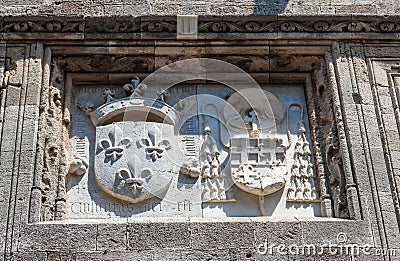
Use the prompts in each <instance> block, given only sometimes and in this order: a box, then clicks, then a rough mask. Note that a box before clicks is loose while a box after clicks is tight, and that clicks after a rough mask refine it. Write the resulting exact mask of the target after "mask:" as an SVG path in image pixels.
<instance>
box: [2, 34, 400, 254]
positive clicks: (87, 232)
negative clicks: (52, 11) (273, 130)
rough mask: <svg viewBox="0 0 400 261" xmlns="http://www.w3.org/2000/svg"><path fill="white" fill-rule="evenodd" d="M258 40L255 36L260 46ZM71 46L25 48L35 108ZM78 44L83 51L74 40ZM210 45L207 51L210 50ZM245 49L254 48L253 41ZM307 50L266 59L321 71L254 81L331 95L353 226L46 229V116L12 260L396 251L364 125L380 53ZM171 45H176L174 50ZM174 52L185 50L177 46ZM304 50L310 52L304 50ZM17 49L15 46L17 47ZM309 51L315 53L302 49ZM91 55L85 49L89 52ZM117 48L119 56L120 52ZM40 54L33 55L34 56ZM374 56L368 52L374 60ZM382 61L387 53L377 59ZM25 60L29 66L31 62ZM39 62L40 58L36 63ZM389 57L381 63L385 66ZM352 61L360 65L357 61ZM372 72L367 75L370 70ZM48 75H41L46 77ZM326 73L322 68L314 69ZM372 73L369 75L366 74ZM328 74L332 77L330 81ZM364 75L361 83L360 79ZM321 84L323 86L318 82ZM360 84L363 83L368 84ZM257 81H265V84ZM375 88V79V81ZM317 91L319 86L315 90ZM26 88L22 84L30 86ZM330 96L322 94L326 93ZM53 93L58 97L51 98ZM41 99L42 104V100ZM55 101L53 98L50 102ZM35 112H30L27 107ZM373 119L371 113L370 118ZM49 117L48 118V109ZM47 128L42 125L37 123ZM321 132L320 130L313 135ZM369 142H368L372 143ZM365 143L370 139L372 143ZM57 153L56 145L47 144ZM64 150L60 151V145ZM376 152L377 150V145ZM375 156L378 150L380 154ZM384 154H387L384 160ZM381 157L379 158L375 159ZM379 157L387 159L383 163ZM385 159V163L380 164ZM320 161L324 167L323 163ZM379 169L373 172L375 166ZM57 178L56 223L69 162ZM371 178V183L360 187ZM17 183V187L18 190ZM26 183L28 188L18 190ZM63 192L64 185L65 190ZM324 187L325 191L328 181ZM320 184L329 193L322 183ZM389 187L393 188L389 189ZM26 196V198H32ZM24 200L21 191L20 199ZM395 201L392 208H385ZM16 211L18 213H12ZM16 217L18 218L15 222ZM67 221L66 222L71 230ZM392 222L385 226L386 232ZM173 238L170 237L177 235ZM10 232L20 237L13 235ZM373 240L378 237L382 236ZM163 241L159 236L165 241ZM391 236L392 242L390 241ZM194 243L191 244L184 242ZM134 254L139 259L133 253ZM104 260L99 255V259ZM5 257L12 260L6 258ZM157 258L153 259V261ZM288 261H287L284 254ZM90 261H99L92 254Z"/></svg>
mask: <svg viewBox="0 0 400 261" xmlns="http://www.w3.org/2000/svg"><path fill="white" fill-rule="evenodd" d="M257 37H258V36H255V37H254V38H257ZM69 44H70V43H69V42H65V43H59V42H57V41H53V42H51V41H48V42H45V43H44V46H43V45H42V44H41V43H34V44H25V46H26V48H27V49H29V50H30V51H31V52H32V54H33V55H36V56H34V57H36V60H39V61H41V62H42V63H43V64H42V66H41V68H39V67H38V68H37V71H34V70H30V71H29V70H28V72H29V73H30V74H29V75H30V77H35V76H36V77H38V78H40V79H41V84H38V83H37V82H36V85H39V86H40V92H41V95H42V98H41V101H42V102H38V103H37V104H34V103H35V102H36V101H35V100H32V104H34V106H37V107H38V108H39V110H40V112H41V113H43V112H44V111H46V110H47V109H48V106H49V105H46V104H44V103H43V101H45V100H48V90H49V88H50V85H49V83H50V82H51V79H52V77H53V79H54V77H55V76H54V73H52V65H51V64H52V63H53V58H54V55H55V54H59V55H62V56H66V57H68V56H71V55H72V54H73V53H74V51H75V49H74V46H68V45H69ZM78 44H81V43H79V42H78ZM93 44H94V45H96V46H97V47H87V49H86V51H87V52H89V53H90V52H93V53H96V52H99V50H101V49H102V48H103V50H107V52H109V51H110V50H113V48H112V47H113V43H109V42H107V41H96V42H94V43H93ZM125 44H126V45H138V44H139V43H137V42H130V43H125ZM157 44H161V45H168V43H165V42H162V41H161V42H160V43H157ZM170 44H171V45H172V46H173V47H176V45H175V44H173V43H170ZM207 44H209V43H207ZM236 44H238V43H235V42H224V43H223V46H225V47H226V46H227V45H228V46H229V45H236ZM247 44H249V42H248V43H247ZM309 44H310V42H309V41H307V40H304V41H302V40H292V41H290V40H281V41H280V40H276V41H271V42H268V49H269V51H268V52H269V53H271V50H272V51H273V50H274V48H276V49H275V50H276V53H279V52H280V50H281V49H282V48H283V49H285V48H286V49H285V50H284V52H287V53H291V54H294V55H302V54H309V55H316V56H322V57H324V62H325V64H323V66H322V68H325V69H323V71H322V74H321V71H318V69H316V70H312V71H308V72H285V71H284V70H283V71H280V72H279V71H273V70H270V71H269V72H268V74H266V75H267V77H265V76H266V75H254V78H256V79H257V80H260V79H262V78H264V81H266V82H269V83H274V82H279V81H281V80H282V79H286V80H285V81H286V82H292V83H301V84H304V86H305V88H306V90H307V91H306V96H307V99H310V97H315V96H314V95H313V93H312V90H317V89H318V86H319V85H320V84H321V86H322V85H323V84H324V83H325V84H326V90H330V91H331V94H330V96H331V97H332V105H333V106H332V108H333V113H334V115H335V120H336V126H335V127H337V131H338V136H339V143H340V147H341V150H342V155H343V166H344V170H345V178H346V191H347V200H348V203H349V216H350V219H351V220H346V219H339V218H331V217H329V216H330V214H329V208H328V209H327V210H326V211H325V212H323V213H324V214H325V215H326V216H328V217H324V218H314V219H304V220H303V219H298V218H293V219H288V220H285V221H278V220H276V219H274V218H268V217H261V218H226V219H222V220H218V221H216V220H214V219H200V218H190V219H173V220H171V219H157V220H152V219H150V218H149V219H146V220H141V219H137V220H134V222H126V221H125V220H124V221H115V222H114V223H90V222H87V223H81V224H76V223H69V222H68V220H64V221H47V222H40V214H38V213H37V210H38V209H40V208H41V205H42V198H41V190H42V187H41V185H40V184H39V183H38V182H39V181H38V179H40V178H41V177H42V174H43V173H42V172H41V171H40V167H41V165H40V163H39V161H38V160H37V159H40V158H41V157H44V154H45V153H46V152H45V151H46V149H49V148H50V147H49V148H48V147H46V145H45V142H44V140H45V139H44V137H43V136H42V135H43V134H44V132H43V130H44V129H43V126H41V124H45V123H44V121H45V119H46V117H47V116H46V115H45V114H43V115H42V117H41V116H40V115H34V116H33V117H34V118H35V119H38V121H39V123H38V126H39V127H38V130H39V133H38V138H37V144H36V145H35V146H36V150H35V151H36V167H35V172H34V173H31V172H30V173H27V174H26V176H20V177H17V178H16V179H18V180H19V179H23V180H26V181H27V183H28V184H30V181H28V180H32V184H30V185H29V189H26V187H28V186H26V184H24V183H23V182H22V180H21V181H20V183H19V185H18V186H19V187H16V190H15V191H17V189H19V190H24V189H26V190H27V191H28V190H29V192H30V194H31V195H30V202H27V201H26V200H25V201H21V203H19V202H16V203H14V204H15V206H17V208H18V206H21V211H26V213H25V212H23V213H22V212H21V213H20V214H21V215H22V214H24V213H25V214H28V213H29V220H28V219H24V218H20V219H18V220H15V217H12V218H13V220H15V222H16V223H18V222H19V223H18V225H17V226H13V227H12V228H11V227H10V228H9V229H8V232H7V233H8V236H7V238H6V241H7V242H6V251H7V253H8V255H11V253H12V252H14V251H15V252H19V251H21V252H23V251H25V252H30V251H33V250H34V251H37V252H38V253H40V252H49V251H56V252H61V253H64V254H65V255H74V256H78V257H84V256H85V255H86V253H85V252H87V251H93V255H94V256H96V255H97V256H102V257H104V258H105V257H107V256H108V257H112V255H113V254H112V252H113V251H116V252H123V251H126V250H130V252H129V253H128V254H127V258H139V257H142V254H141V253H140V250H141V249H156V248H159V247H163V248H180V249H183V250H182V251H189V250H190V251H204V244H203V242H204V238H207V241H209V242H215V245H214V247H211V248H210V249H208V250H206V251H212V249H213V248H222V249H225V251H226V252H227V253H226V254H227V255H230V253H228V252H229V251H230V250H232V249H240V250H241V253H240V255H241V256H242V257H244V254H243V253H246V252H254V246H257V245H258V244H260V243H264V240H265V239H267V238H268V240H269V242H270V243H276V244H279V243H283V242H284V243H285V244H287V245H289V244H298V245H301V244H318V245H323V244H327V243H328V242H333V243H336V241H335V240H336V236H337V235H338V234H339V233H346V236H347V241H346V243H347V244H359V245H365V244H371V245H372V246H374V247H377V248H379V247H385V246H386V247H387V246H388V245H390V246H392V247H393V246H397V247H399V246H398V245H399V244H398V242H397V243H396V240H395V238H396V235H395V232H391V231H386V232H382V231H385V229H387V227H386V226H387V224H392V225H396V224H397V219H396V216H394V215H392V214H394V212H393V213H391V211H393V208H391V207H390V204H392V202H390V199H392V197H391V196H390V197H384V199H385V200H386V201H387V203H388V205H387V206H386V209H383V212H382V213H383V214H382V215H381V214H380V213H381V212H380V211H381V208H382V206H381V205H380V203H378V202H377V201H379V200H380V199H382V198H383V196H382V195H380V192H379V191H380V190H379V189H378V186H380V184H379V183H378V182H377V181H376V177H377V176H376V175H377V173H381V172H377V170H375V169H373V168H372V167H370V166H369V165H373V164H375V167H376V168H378V167H377V166H380V167H382V168H383V169H385V170H386V166H385V165H386V164H385V161H384V159H383V160H382V161H379V160H378V159H372V155H373V154H374V152H375V151H374V149H375V148H378V149H379V147H380V146H382V144H381V141H380V140H379V139H377V140H372V139H373V138H372V137H373V134H375V133H376V135H377V137H380V136H379V132H374V131H373V130H372V129H371V128H369V127H368V126H367V125H368V122H369V121H371V122H376V121H377V120H376V118H374V117H376V111H375V107H374V101H375V102H376V101H377V100H376V97H375V100H374V98H373V97H374V96H373V95H371V93H372V91H371V90H372V89H371V84H370V79H369V78H368V75H367V76H365V72H367V71H368V72H369V73H371V71H372V69H371V68H372V67H371V65H370V60H369V62H368V64H367V62H366V61H368V60H367V58H368V59H370V58H371V57H378V56H379V55H378V54H376V53H375V55H374V54H373V52H372V51H371V52H370V53H368V52H367V53H366V54H365V53H364V51H365V50H364V48H366V49H367V51H368V50H369V49H368V48H370V50H372V49H374V47H376V46H377V44H375V45H374V44H371V45H369V46H367V47H365V46H364V45H363V44H361V43H354V44H351V43H347V42H340V43H336V42H333V41H329V40H326V41H313V42H311V44H312V46H311V47H310V46H309ZM174 45H175V46H174ZM177 45H178V46H179V45H180V44H177ZM191 45H196V44H192V43H189V42H188V43H185V46H191ZM250 45H254V46H262V45H265V42H264V41H262V42H257V41H256V40H255V41H253V42H250ZM306 45H307V46H306ZM395 45H396V46H397V47H396V48H397V49H396V50H400V49H399V48H400V47H399V46H398V43H395ZM15 46H17V45H15ZM148 46H150V48H155V46H156V44H155V41H154V42H151V43H148ZM293 46H297V48H293V49H292V47H293ZM12 47H13V45H12V44H10V45H9V48H12ZM306 47H309V48H306ZM85 48H86V47H83V49H85ZM114 50H115V49H114ZM35 52H36V53H35ZM371 53H372V54H371ZM398 53H399V52H397V53H396V54H395V53H393V54H392V55H393V56H395V55H397V56H396V57H398ZM186 55H187V56H188V57H190V56H192V55H193V52H188V53H187V54H186ZM381 56H382V55H381ZM25 59H28V60H29V58H27V57H26V58H25ZM31 59H32V60H33V61H30V62H32V64H33V62H34V60H35V59H34V58H31ZM382 59H383V58H382ZM354 60H357V61H356V62H355V61H354ZM367 65H369V66H370V67H368V66H367ZM42 68H43V71H42ZM315 68H321V67H315ZM368 68H369V70H368ZM325 73H326V74H325ZM90 74H91V75H90V77H88V79H89V80H90V78H91V80H92V81H95V80H96V77H92V76H93V75H95V74H96V73H94V72H91V73H90ZM61 75H63V79H64V81H57V80H55V81H56V82H58V84H59V87H60V89H61V90H63V89H64V91H63V92H62V93H61V97H62V98H61V100H62V102H66V103H65V104H64V105H63V106H64V107H62V109H63V110H61V112H62V117H60V118H58V121H57V122H58V123H59V126H60V128H61V133H62V134H63V135H64V136H63V137H64V138H65V137H67V134H68V127H67V123H68V117H69V114H68V106H67V105H66V104H67V101H68V97H70V93H69V91H70V88H68V87H69V86H72V83H71V82H69V81H72V80H73V78H71V77H70V76H68V75H66V74H65V72H63V73H61ZM363 75H364V76H363ZM109 76H110V75H107V76H106V77H105V78H101V77H103V76H100V78H97V79H106V81H110V79H111V78H112V77H109ZM320 77H322V80H321V78H320ZM363 77H364V78H363ZM30 81H31V82H30V83H31V86H34V83H35V82H32V79H30ZM260 81H261V80H260ZM372 82H373V81H372ZM318 83H319V84H318ZM25 84H26V83H25ZM31 86H30V87H29V88H33V87H31ZM321 88H325V87H321ZM53 95H54V94H53ZM359 97H362V98H363V100H364V103H365V102H367V101H372V103H369V104H366V105H363V104H362V103H360V100H359V99H358V98H359ZM38 101H39V100H38ZM53 102H54V100H53ZM316 102H317V101H315V100H314V101H313V102H311V103H310V102H309V103H308V106H309V107H308V110H309V115H310V123H311V125H312V127H311V129H314V128H316V126H317V124H316V120H317V119H316V118H314V117H315V116H314V112H315V111H316V105H315V104H316ZM28 105H29V104H28ZM371 112H372V113H371ZM46 113H49V112H48V111H47V112H46ZM28 122H29V121H26V122H24V125H23V126H24V127H25V126H27V125H26V124H28ZM41 122H42V123H41ZM315 131H318V130H315ZM312 135H313V139H314V140H316V139H317V138H316V137H317V136H318V133H314V134H312ZM368 135H370V136H368ZM368 137H369V138H368ZM50 145H51V144H50ZM61 145H62V144H61ZM318 146H320V144H314V152H315V153H316V156H317V157H318V148H317V147H318ZM374 146H375V147H374ZM60 148H61V150H60V154H58V155H60V156H61V158H64V157H65V158H66V155H65V153H66V152H67V150H68V148H67V147H63V146H60ZM378 149H377V150H376V151H377V152H380V151H379V150H378ZM379 155H384V153H382V154H379ZM377 157H378V156H377ZM382 157H383V156H382ZM34 158H35V156H32V155H31V156H30V157H29V158H27V159H26V160H29V159H32V161H35V159H34ZM379 159H380V158H379ZM317 161H318V160H317ZM372 163H373V164H372ZM321 164H322V166H321V168H319V172H320V184H321V183H324V181H323V179H322V177H324V174H323V170H324V171H325V169H326V168H325V167H324V166H323V164H325V162H323V160H322V161H321ZM367 165H368V168H367V169H363V167H364V166H367ZM58 167H59V172H58V173H59V175H58V176H57V179H56V180H55V181H56V183H57V184H58V186H57V187H56V188H57V189H56V193H55V194H54V195H56V196H55V197H54V199H55V205H54V207H55V209H56V210H57V211H58V210H59V212H57V211H56V212H57V213H59V215H55V217H56V219H63V215H64V214H65V213H64V211H63V204H64V203H65V201H63V195H65V191H64V188H63V187H62V184H63V182H64V179H65V175H66V174H67V169H66V168H67V166H66V162H65V161H64V162H63V163H62V164H60V165H59V166H58ZM379 178H380V179H381V180H382V183H383V186H385V185H390V184H392V186H393V184H395V183H393V179H391V180H390V182H389V178H388V176H387V172H386V171H383V174H382V175H381V176H379ZM364 180H368V182H369V183H368V182H366V181H364ZM16 184H18V182H16ZM21 184H23V185H21ZM64 184H65V182H64ZM325 184H326V183H325ZM325 184H324V185H325ZM388 187H390V186H388ZM320 188H321V192H322V193H321V197H322V199H323V205H325V206H326V205H329V204H330V203H329V200H330V198H329V196H328V195H324V191H323V189H324V186H320ZM385 192H386V193H390V195H391V192H390V190H389V191H388V190H385ZM26 193H27V192H26ZM21 195H22V193H21ZM369 195H373V197H376V198H373V199H372V200H371V201H368V199H369V198H368V196H369ZM389 203H390V204H389ZM14 208H15V207H14ZM369 208H375V209H376V212H373V215H372V216H371V211H370V210H369ZM396 211H397V212H396V213H398V211H399V210H398V207H397V208H396ZM16 213H17V212H15V213H14V214H12V215H16ZM26 216H28V215H26ZM149 222H150V223H151V224H154V225H156V229H153V228H151V227H149V226H148V223H149ZM66 223H67V224H66ZM385 223H386V225H385ZM171 231H174V233H171ZM237 231H240V233H241V237H237V236H236V237H235V236H234V235H237ZM11 234H14V236H10V235H11ZM315 234H318V241H319V242H316V241H315ZM377 234H379V235H378V236H377ZM160 235H162V236H160ZM385 237H386V238H388V240H387V241H385ZM187 238H190V240H186V239H187ZM224 238H231V239H232V238H234V239H233V240H231V241H229V242H227V241H225V240H223V239H224ZM69 241H75V242H76V241H77V242H79V244H77V245H75V246H76V247H75V248H74V249H73V251H74V252H75V253H74V254H70V250H71V249H70V248H69V246H68V244H65V242H69ZM133 250H134V251H133ZM105 251H106V252H107V253H105V254H103V252H105ZM7 253H6V254H7ZM154 256H156V255H155V254H154V253H153V257H154ZM287 256H288V257H289V256H290V255H289V254H287ZM92 257H93V256H92Z"/></svg>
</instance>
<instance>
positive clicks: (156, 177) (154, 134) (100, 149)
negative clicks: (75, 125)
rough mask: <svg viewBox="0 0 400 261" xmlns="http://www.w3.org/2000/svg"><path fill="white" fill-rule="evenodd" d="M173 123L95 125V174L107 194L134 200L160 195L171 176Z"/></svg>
mask: <svg viewBox="0 0 400 261" xmlns="http://www.w3.org/2000/svg"><path fill="white" fill-rule="evenodd" d="M173 133H174V126H173V125H168V124H163V123H157V122H133V121H123V122H114V123H111V124H108V125H104V126H98V127H96V153H95V166H94V169H95V177H96V181H97V183H98V185H99V186H100V188H102V190H103V191H104V192H106V193H108V194H109V195H111V196H113V197H116V198H119V199H122V200H125V201H129V202H131V203H137V202H140V201H143V200H146V199H148V198H151V197H154V196H157V197H161V195H162V194H163V192H164V191H166V190H167V188H168V187H169V185H170V183H171V181H172V178H173V175H174V174H176V173H178V172H179V168H178V167H177V165H176V164H174V162H173V161H174V159H173V158H174V155H179V154H177V153H176V152H175V151H174V150H175V147H176V146H174V144H177V143H178V140H177V138H175V136H174V135H173Z"/></svg>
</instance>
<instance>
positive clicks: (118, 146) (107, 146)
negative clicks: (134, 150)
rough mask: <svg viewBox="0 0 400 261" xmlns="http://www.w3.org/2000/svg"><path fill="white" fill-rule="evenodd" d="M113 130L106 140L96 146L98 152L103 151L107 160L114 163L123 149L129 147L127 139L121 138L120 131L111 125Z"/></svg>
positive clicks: (116, 126)
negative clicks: (109, 159)
mask: <svg viewBox="0 0 400 261" xmlns="http://www.w3.org/2000/svg"><path fill="white" fill-rule="evenodd" d="M113 127H114V128H113V129H112V130H111V131H110V132H109V134H108V137H109V138H108V139H102V140H100V141H99V143H98V144H97V148H98V149H99V150H105V154H106V157H107V158H111V161H116V160H117V159H118V158H119V157H121V156H122V155H123V153H124V149H125V148H127V147H129V146H130V145H131V140H130V139H129V138H122V135H123V133H122V129H121V128H120V127H119V126H118V125H115V124H113Z"/></svg>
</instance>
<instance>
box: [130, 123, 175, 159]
mask: <svg viewBox="0 0 400 261" xmlns="http://www.w3.org/2000/svg"><path fill="white" fill-rule="evenodd" d="M147 135H148V137H144V138H141V139H140V140H138V141H137V145H138V147H139V148H140V147H144V148H145V151H146V154H147V156H149V157H150V158H151V159H152V161H153V162H154V161H156V160H157V159H159V158H161V157H162V155H163V153H164V151H165V150H169V149H170V148H171V143H170V142H169V140H166V139H163V138H162V134H161V131H160V129H159V128H158V127H157V126H154V128H152V129H150V130H148V131H147Z"/></svg>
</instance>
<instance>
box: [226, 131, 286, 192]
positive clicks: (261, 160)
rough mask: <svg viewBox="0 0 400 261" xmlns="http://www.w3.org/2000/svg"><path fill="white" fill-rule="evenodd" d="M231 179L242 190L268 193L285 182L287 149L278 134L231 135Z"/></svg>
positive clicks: (277, 188) (280, 187) (275, 190)
mask: <svg viewBox="0 0 400 261" xmlns="http://www.w3.org/2000/svg"><path fill="white" fill-rule="evenodd" d="M230 141H231V149H230V156H231V161H230V166H231V171H232V180H233V181H234V182H235V184H236V185H237V186H238V187H239V188H240V189H242V190H244V191H246V192H248V193H251V194H254V195H258V196H265V195H269V194H272V193H275V192H277V191H279V190H281V189H282V188H283V187H284V186H285V174H286V165H285V164H284V163H283V162H284V153H285V150H284V148H283V147H282V146H281V143H282V140H280V139H278V138H232V139H231V140H230Z"/></svg>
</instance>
